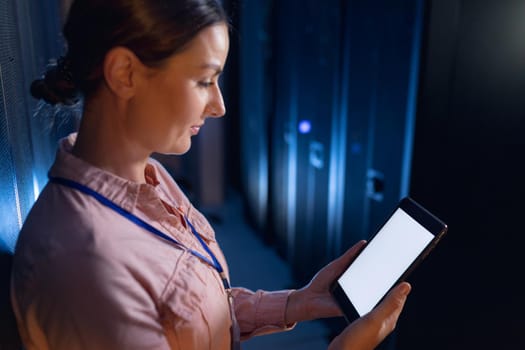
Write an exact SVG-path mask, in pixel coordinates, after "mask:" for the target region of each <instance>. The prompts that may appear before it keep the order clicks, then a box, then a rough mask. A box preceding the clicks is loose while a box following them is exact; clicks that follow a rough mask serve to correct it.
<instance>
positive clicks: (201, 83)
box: [198, 81, 213, 88]
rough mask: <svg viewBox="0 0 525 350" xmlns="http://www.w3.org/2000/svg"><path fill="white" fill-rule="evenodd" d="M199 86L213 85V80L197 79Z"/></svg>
mask: <svg viewBox="0 0 525 350" xmlns="http://www.w3.org/2000/svg"><path fill="white" fill-rule="evenodd" d="M198 84H199V86H200V87H203V88H207V87H210V86H212V85H213V81H199V83H198Z"/></svg>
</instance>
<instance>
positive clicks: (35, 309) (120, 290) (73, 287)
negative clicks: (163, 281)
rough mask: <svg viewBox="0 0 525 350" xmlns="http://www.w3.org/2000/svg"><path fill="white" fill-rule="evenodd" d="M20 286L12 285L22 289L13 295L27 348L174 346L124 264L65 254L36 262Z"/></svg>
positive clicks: (150, 300) (145, 293) (117, 349)
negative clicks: (35, 270) (34, 269)
mask: <svg viewBox="0 0 525 350" xmlns="http://www.w3.org/2000/svg"><path fill="white" fill-rule="evenodd" d="M69 255H70V256H69ZM72 262H74V263H72ZM24 284H25V285H15V288H16V287H20V290H21V291H23V293H22V294H20V295H17V299H18V304H19V306H20V307H19V308H18V311H19V313H20V314H19V317H20V318H21V319H22V322H23V323H24V325H25V327H24V328H25V330H26V331H27V332H24V333H25V334H23V335H22V336H23V338H24V343H25V346H26V347H27V349H43V348H46V349H54V350H77V349H78V350H80V349H100V350H106V349H108V350H109V349H112V350H120V349H122V350H124V349H126V350H139V349H158V350H168V349H178V348H176V347H175V348H174V347H173V346H171V347H170V344H169V343H168V340H167V339H166V337H165V335H164V332H163V328H162V325H161V324H160V322H159V317H158V314H157V311H156V306H155V302H154V300H153V298H151V295H150V294H149V293H148V290H147V288H144V286H142V285H141V283H140V281H139V280H137V279H135V278H134V276H133V271H128V270H127V269H126V268H125V267H122V266H118V265H116V264H111V263H108V262H107V261H105V260H104V259H101V258H100V257H96V256H93V255H89V254H82V253H80V254H75V253H74V252H70V253H68V254H67V255H66V256H62V257H60V258H55V259H48V260H47V261H40V262H39V267H38V275H37V276H35V278H34V279H32V281H25V283H24ZM171 345H173V344H171Z"/></svg>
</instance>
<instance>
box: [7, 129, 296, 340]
mask: <svg viewBox="0 0 525 350" xmlns="http://www.w3.org/2000/svg"><path fill="white" fill-rule="evenodd" d="M74 139H75V135H71V136H70V137H68V138H66V139H64V140H62V142H61V144H60V149H59V151H58V153H57V158H56V161H55V164H54V165H53V167H52V168H51V170H50V175H51V176H58V177H63V178H67V179H71V180H74V181H76V182H78V183H81V184H83V185H85V186H88V187H89V188H91V189H93V190H95V191H97V192H99V193H100V194H102V195H103V196H105V197H106V198H108V199H110V200H111V201H113V202H114V203H116V204H118V205H119V206H120V207H122V208H124V209H126V210H127V211H129V212H131V213H132V214H134V215H136V216H137V217H139V218H141V219H143V220H145V221H146V222H148V223H150V224H151V225H153V226H154V227H155V228H157V229H159V230H160V231H162V232H164V233H165V234H168V235H171V236H172V237H173V238H175V239H176V240H177V241H179V242H180V243H182V244H183V245H184V246H186V247H187V248H190V249H193V250H195V251H198V252H200V253H201V254H203V255H207V254H206V252H205V251H204V249H203V248H202V246H201V245H200V244H199V242H198V240H197V239H196V238H195V237H194V236H193V235H192V234H191V231H190V229H189V228H188V227H187V225H186V224H185V222H184V220H183V216H182V215H186V216H187V217H188V219H189V221H190V222H191V223H192V224H193V225H194V226H195V228H196V230H197V231H198V232H199V234H200V235H201V237H202V238H203V239H204V241H205V242H206V243H207V244H208V246H209V247H210V249H211V250H212V251H213V253H214V254H215V255H216V256H217V258H218V260H219V261H220V263H221V265H222V266H223V267H224V269H225V270H226V274H228V270H227V265H226V261H225V259H224V256H223V254H222V252H221V249H220V247H219V245H218V243H217V241H216V239H215V234H214V231H213V229H212V228H211V227H210V225H209V223H208V221H207V220H206V219H205V218H204V216H203V215H202V214H201V213H199V212H198V211H197V210H196V209H195V208H194V207H193V206H192V205H191V203H190V202H189V201H188V199H187V198H186V196H185V195H184V194H183V192H182V191H181V190H180V188H179V187H178V186H177V184H176V183H175V182H174V181H173V179H172V178H171V177H170V175H169V174H168V173H167V171H166V170H165V169H164V168H163V167H162V166H161V165H160V164H159V163H158V162H156V161H154V160H151V161H150V162H149V164H148V166H147V168H146V171H145V177H146V180H147V183H146V184H138V183H134V182H130V181H128V180H125V179H123V178H120V177H118V176H116V175H114V174H111V173H108V172H106V171H103V170H101V169H99V168H96V167H94V166H92V165H89V164H88V163H86V162H84V161H83V160H81V159H79V158H77V157H75V156H73V155H72V154H71V148H72V144H73V142H74ZM11 287H12V303H13V308H14V310H15V314H16V317H17V322H18V328H19V330H20V334H21V337H22V339H23V342H24V345H25V347H26V349H27V350H32V349H53V350H55V349H57V350H60V349H64V350H65V349H67V350H73V349H100V350H102V349H112V350H118V349H184V350H188V349H229V348H230V330H229V329H230V326H231V318H230V311H229V306H228V301H227V295H226V292H225V290H224V287H223V285H222V281H221V279H220V277H219V275H218V273H217V271H216V270H215V269H213V268H212V267H211V266H209V265H208V264H206V263H203V262H202V261H201V260H200V259H198V258H196V257H195V256H194V255H192V254H190V253H189V252H188V251H187V250H184V249H181V248H178V247H176V246H174V245H173V244H170V243H167V242H166V241H164V240H161V239H159V238H158V237H156V236H154V235H153V234H151V233H150V232H148V231H146V230H145V229H143V228H141V227H139V226H138V225H136V224H134V223H132V222H131V221H129V220H128V219H126V218H124V217H123V216H121V215H120V214H118V213H116V212H115V211H113V210H111V209H109V208H107V207H105V206H103V205H102V204H100V203H99V202H98V201H96V200H95V199H94V198H92V197H91V196H88V195H86V194H83V193H80V192H79V191H77V190H74V189H72V188H69V187H64V186H61V185H58V184H48V185H47V186H46V187H45V189H44V190H43V192H42V193H41V195H40V197H39V198H38V200H37V202H36V203H35V205H34V206H33V208H32V209H31V212H30V213H29V215H28V217H27V219H26V221H25V223H24V226H23V228H22V231H21V233H20V236H19V239H18V242H17V246H16V251H15V257H14V265H13V275H12V284H11ZM289 293H290V292H289V291H279V292H265V291H257V292H252V291H250V290H247V289H243V288H234V290H233V294H234V305H235V314H236V317H237V320H238V322H239V325H240V328H241V336H242V338H243V339H246V338H249V337H251V336H254V335H259V334H265V333H271V332H276V331H282V330H287V329H290V328H291V327H289V326H287V325H285V320H284V313H285V308H286V302H287V298H288V295H289Z"/></svg>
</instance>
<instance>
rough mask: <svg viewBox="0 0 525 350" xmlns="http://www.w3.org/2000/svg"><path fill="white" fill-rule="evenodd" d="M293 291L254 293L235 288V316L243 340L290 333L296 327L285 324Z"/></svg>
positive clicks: (233, 290) (259, 291)
mask: <svg viewBox="0 0 525 350" xmlns="http://www.w3.org/2000/svg"><path fill="white" fill-rule="evenodd" d="M291 292H292V290H282V291H276V292H266V291H263V290H258V291H256V292H253V291H251V290H249V289H246V288H233V289H232V294H233V298H234V306H235V316H236V318H237V322H238V323H239V327H240V330H241V340H246V339H248V338H251V337H253V336H256V335H263V334H269V333H275V332H282V331H288V330H290V329H292V328H293V327H294V326H295V323H294V324H290V325H287V324H285V312H286V304H287V302H288V296H289V295H290V293H291Z"/></svg>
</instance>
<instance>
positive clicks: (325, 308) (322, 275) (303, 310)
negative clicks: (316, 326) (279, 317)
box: [285, 241, 365, 324]
mask: <svg viewBox="0 0 525 350" xmlns="http://www.w3.org/2000/svg"><path fill="white" fill-rule="evenodd" d="M364 244H365V241H360V242H358V243H357V244H355V245H354V246H353V247H352V248H350V249H349V250H347V251H346V253H344V254H343V255H342V256H341V257H339V258H338V259H336V260H334V261H332V262H331V263H330V264H328V265H326V266H325V267H323V268H322V269H321V270H320V271H319V272H318V273H317V274H316V275H315V276H314V278H313V279H312V280H311V281H310V283H309V284H308V285H307V286H305V287H303V288H301V289H299V290H296V291H294V292H292V293H291V294H290V296H289V298H288V304H287V307H286V316H285V317H286V323H287V324H292V323H295V322H300V321H306V320H313V319H317V318H325V317H335V316H341V315H342V313H341V310H340V309H339V307H338V306H337V304H336V303H335V301H334V299H333V298H332V295H331V294H330V285H331V284H332V282H333V281H335V279H336V278H337V277H339V275H341V274H342V273H343V271H344V270H345V268H346V267H347V266H348V265H349V264H350V262H352V260H353V259H354V258H355V257H356V256H357V254H358V253H359V251H360V250H361V249H362V248H363V246H364Z"/></svg>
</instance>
